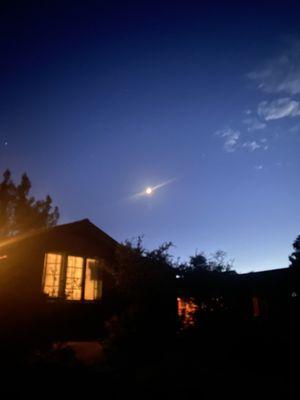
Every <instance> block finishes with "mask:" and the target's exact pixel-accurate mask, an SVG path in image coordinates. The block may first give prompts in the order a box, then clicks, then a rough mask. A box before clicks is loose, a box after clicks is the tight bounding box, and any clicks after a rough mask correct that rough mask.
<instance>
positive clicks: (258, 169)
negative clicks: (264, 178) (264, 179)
mask: <svg viewBox="0 0 300 400" xmlns="http://www.w3.org/2000/svg"><path fill="white" fill-rule="evenodd" d="M263 168H264V167H263V165H255V166H254V169H256V170H257V171H261V170H262V169H263Z"/></svg>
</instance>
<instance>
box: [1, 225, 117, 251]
mask: <svg viewBox="0 0 300 400" xmlns="http://www.w3.org/2000/svg"><path fill="white" fill-rule="evenodd" d="M56 231H57V232H60V233H66V234H68V233H70V234H71V233H73V234H79V233H81V232H82V231H88V232H89V233H90V234H91V235H92V236H93V237H94V238H95V240H97V241H104V242H105V243H106V244H108V245H111V246H118V245H119V243H118V242H117V241H116V240H114V239H113V238H112V237H110V236H109V235H108V234H107V233H105V232H103V231H102V230H101V229H100V228H98V227H97V226H96V225H95V224H93V223H92V222H91V221H90V220H89V219H87V218H86V219H82V220H79V221H74V222H71V223H67V224H62V225H56V226H53V227H50V228H40V229H33V230H30V231H28V232H26V233H22V234H20V235H16V236H14V237H11V238H9V239H5V240H3V241H1V242H0V249H2V248H5V247H7V246H10V245H14V244H18V243H20V242H22V241H23V240H26V239H30V238H34V237H36V236H39V235H43V234H45V233H50V232H56Z"/></svg>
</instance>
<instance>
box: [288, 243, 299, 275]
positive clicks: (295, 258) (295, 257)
mask: <svg viewBox="0 0 300 400" xmlns="http://www.w3.org/2000/svg"><path fill="white" fill-rule="evenodd" d="M293 248H294V251H293V253H292V254H291V255H290V256H289V260H290V262H291V263H290V267H293V268H300V235H299V236H297V238H296V240H295V241H294V243H293Z"/></svg>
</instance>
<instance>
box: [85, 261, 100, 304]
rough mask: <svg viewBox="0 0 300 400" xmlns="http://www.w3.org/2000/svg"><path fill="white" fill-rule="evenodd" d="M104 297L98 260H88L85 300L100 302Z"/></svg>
mask: <svg viewBox="0 0 300 400" xmlns="http://www.w3.org/2000/svg"><path fill="white" fill-rule="evenodd" d="M101 296H102V280H101V276H100V271H99V265H98V262H97V260H95V259H92V258H87V259H86V270H85V286H84V299H85V300H99V299H100V298H101Z"/></svg>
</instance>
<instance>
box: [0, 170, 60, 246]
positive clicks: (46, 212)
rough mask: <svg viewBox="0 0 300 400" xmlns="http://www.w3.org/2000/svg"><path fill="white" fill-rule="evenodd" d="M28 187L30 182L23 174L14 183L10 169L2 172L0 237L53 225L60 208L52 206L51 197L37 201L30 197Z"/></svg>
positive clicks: (29, 187)
mask: <svg viewBox="0 0 300 400" xmlns="http://www.w3.org/2000/svg"><path fill="white" fill-rule="evenodd" d="M30 189H31V182H30V180H29V178H28V176H27V175H26V174H23V175H22V178H21V181H20V183H19V184H15V183H14V181H13V180H12V177H11V172H10V171H9V170H6V171H5V172H4V174H3V180H2V182H0V239H1V238H5V237H10V236H14V235H16V234H18V233H23V232H27V231H29V230H31V229H36V228H43V227H51V226H54V225H56V223H57V221H58V219H59V211H58V208H57V207H53V206H52V199H51V197H50V196H49V195H47V196H46V198H45V199H43V200H36V199H35V197H33V196H30Z"/></svg>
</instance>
